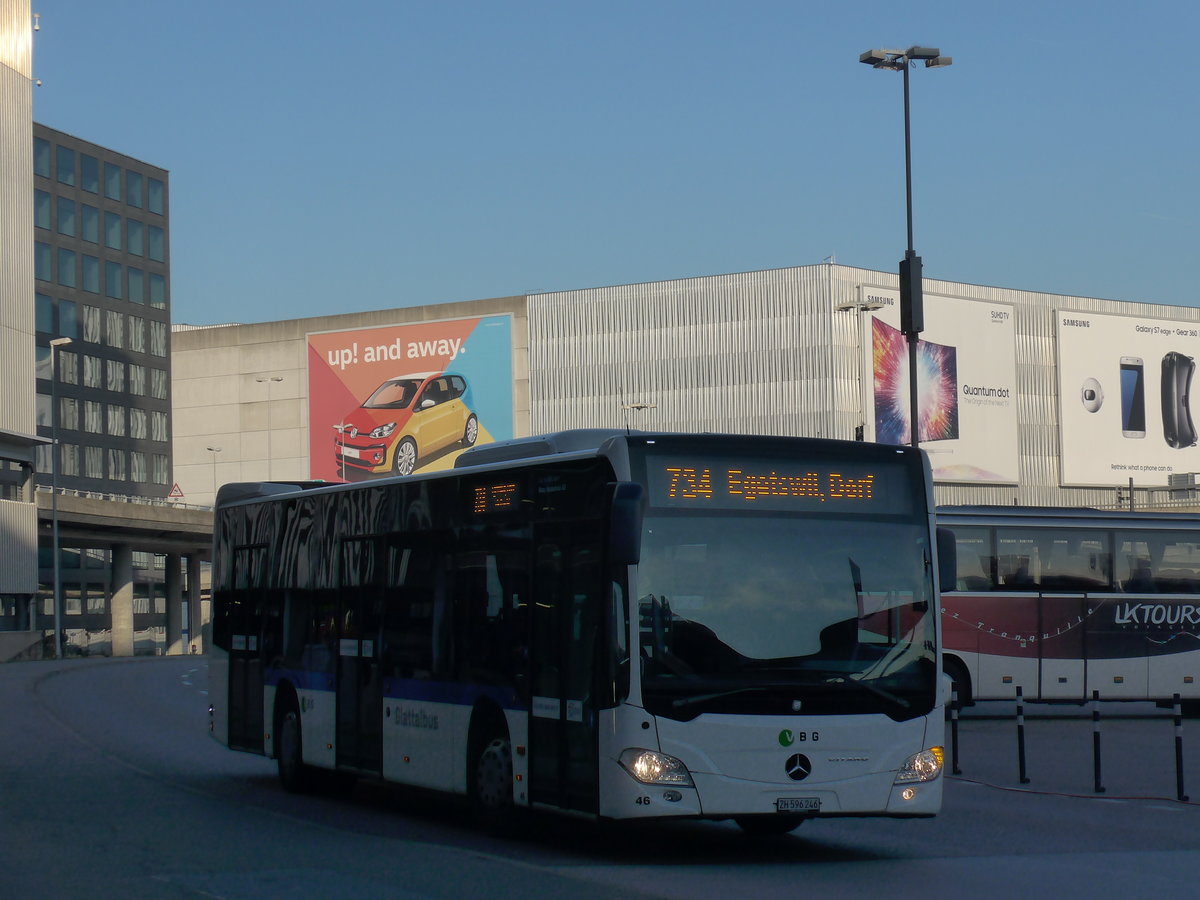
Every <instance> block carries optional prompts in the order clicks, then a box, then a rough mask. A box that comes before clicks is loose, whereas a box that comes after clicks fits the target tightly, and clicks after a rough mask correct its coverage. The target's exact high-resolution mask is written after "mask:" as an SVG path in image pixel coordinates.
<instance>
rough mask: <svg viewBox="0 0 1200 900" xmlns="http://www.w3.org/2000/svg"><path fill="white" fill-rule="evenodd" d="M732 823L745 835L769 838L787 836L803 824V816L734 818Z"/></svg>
mask: <svg viewBox="0 0 1200 900" xmlns="http://www.w3.org/2000/svg"><path fill="white" fill-rule="evenodd" d="M733 821H735V822H737V824H738V827H739V828H741V829H742V831H744V832H746V834H750V835H754V836H755V837H769V836H770V835H773V834H787V833H788V832H789V831H795V830H796V829H797V828H799V827H800V826H801V824H803V822H804V816H788V815H779V814H775V815H771V814H768V815H765V816H735V817H734V819H733Z"/></svg>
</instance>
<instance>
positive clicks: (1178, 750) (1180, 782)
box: [1174, 694, 1188, 803]
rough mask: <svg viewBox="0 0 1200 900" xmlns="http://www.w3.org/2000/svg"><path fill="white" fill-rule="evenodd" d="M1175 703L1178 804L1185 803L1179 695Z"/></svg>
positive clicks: (1181, 705) (1181, 714) (1181, 710)
mask: <svg viewBox="0 0 1200 900" xmlns="http://www.w3.org/2000/svg"><path fill="white" fill-rule="evenodd" d="M1174 701H1175V709H1174V713H1175V796H1176V798H1178V800H1179V802H1180V803H1187V799H1188V797H1187V794H1185V793H1184V792H1183V704H1182V703H1180V701H1179V695H1178V694H1176V695H1175V696H1174Z"/></svg>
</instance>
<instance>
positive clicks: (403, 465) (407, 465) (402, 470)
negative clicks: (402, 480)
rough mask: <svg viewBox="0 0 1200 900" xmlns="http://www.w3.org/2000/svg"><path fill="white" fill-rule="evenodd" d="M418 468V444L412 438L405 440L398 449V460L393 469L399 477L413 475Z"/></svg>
mask: <svg viewBox="0 0 1200 900" xmlns="http://www.w3.org/2000/svg"><path fill="white" fill-rule="evenodd" d="M416 467H417V444H416V442H415V441H414V440H413V439H412V438H405V439H404V440H402V441H401V442H400V446H398V447H397V448H396V460H395V462H394V463H393V468H394V469H395V471H396V474H397V475H411V474H412V473H413V469H415V468H416Z"/></svg>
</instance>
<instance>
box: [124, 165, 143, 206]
mask: <svg viewBox="0 0 1200 900" xmlns="http://www.w3.org/2000/svg"><path fill="white" fill-rule="evenodd" d="M125 202H126V203H128V204H129V205H130V206H136V207H137V208H138V209H141V208H142V173H141V172H134V171H132V170H130V169H126V170H125Z"/></svg>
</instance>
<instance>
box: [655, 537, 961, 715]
mask: <svg viewBox="0 0 1200 900" xmlns="http://www.w3.org/2000/svg"><path fill="white" fill-rule="evenodd" d="M927 534H928V531H927V529H925V528H923V527H922V525H921V524H919V523H917V522H911V523H897V522H896V521H895V520H894V519H893V520H892V521H889V522H877V521H872V520H869V519H864V518H837V517H835V518H829V517H824V516H820V517H818V516H786V515H767V516H764V515H761V514H755V515H728V514H725V515H692V516H679V515H669V514H668V515H659V516H655V515H651V516H648V517H647V520H646V531H645V534H644V537H643V545H642V558H641V565H640V566H639V582H638V595H639V624H640V633H641V658H642V688H643V699H644V701H645V704H646V708H647V709H648V710H649V711H651V712H653V713H655V714H657V715H663V716H668V717H671V718H676V719H691V718H694V717H696V716H698V715H700V714H703V713H753V714H766V715H772V714H776V715H785V714H794V713H797V712H803V713H805V714H817V715H820V714H834V713H860V714H861V713H882V714H886V715H888V716H890V717H891V718H893V719H896V720H903V719H910V718H915V717H917V716H920V715H925V714H927V713H929V711H930V710H931V709H932V707H933V705H934V702H935V689H936V684H937V678H936V649H935V648H936V641H935V626H936V623H935V619H934V615H935V614H936V608H935V604H934V603H933V602H932V601H933V587H932V578H931V559H932V554H931V553H930V549H929V542H928V538H927Z"/></svg>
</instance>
